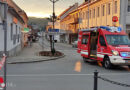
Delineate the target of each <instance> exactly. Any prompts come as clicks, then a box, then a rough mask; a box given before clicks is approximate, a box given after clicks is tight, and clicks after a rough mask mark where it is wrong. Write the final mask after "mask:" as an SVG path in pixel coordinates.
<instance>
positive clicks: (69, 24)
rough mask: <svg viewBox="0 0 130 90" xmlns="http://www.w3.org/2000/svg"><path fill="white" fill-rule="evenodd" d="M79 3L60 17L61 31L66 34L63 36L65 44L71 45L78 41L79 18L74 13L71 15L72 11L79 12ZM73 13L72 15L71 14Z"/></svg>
mask: <svg viewBox="0 0 130 90" xmlns="http://www.w3.org/2000/svg"><path fill="white" fill-rule="evenodd" d="M77 8H78V3H75V4H74V5H72V6H70V7H69V8H68V9H66V10H65V11H64V12H63V13H61V15H59V17H60V28H61V30H65V31H66V33H65V34H63V35H62V36H61V37H62V39H63V41H64V42H66V43H69V44H71V43H72V41H74V40H76V39H77V38H75V37H77V36H78V34H77V32H76V30H78V29H77V28H78V16H77V14H76V15H75V14H74V13H75V12H74V13H71V12H72V11H75V10H77ZM70 13H71V14H70Z"/></svg>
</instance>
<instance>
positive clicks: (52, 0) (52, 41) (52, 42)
mask: <svg viewBox="0 0 130 90" xmlns="http://www.w3.org/2000/svg"><path fill="white" fill-rule="evenodd" d="M50 1H51V2H52V3H53V15H52V18H53V20H52V22H53V32H54V29H55V17H56V16H55V3H56V2H57V1H59V0H50ZM50 39H51V40H50V41H51V52H52V54H53V55H54V54H55V47H54V33H53V35H51V37H50Z"/></svg>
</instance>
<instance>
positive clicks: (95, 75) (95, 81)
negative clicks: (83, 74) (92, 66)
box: [94, 70, 98, 90]
mask: <svg viewBox="0 0 130 90" xmlns="http://www.w3.org/2000/svg"><path fill="white" fill-rule="evenodd" d="M94 90H98V71H97V70H96V71H95V72H94Z"/></svg>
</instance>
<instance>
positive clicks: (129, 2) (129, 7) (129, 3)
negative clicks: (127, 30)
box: [128, 0, 130, 12]
mask: <svg viewBox="0 0 130 90" xmlns="http://www.w3.org/2000/svg"><path fill="white" fill-rule="evenodd" d="M128 12H130V0H128Z"/></svg>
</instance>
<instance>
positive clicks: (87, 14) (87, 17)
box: [86, 11, 88, 19]
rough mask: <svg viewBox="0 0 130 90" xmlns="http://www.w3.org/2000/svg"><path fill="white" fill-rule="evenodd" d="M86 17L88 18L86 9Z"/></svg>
mask: <svg viewBox="0 0 130 90" xmlns="http://www.w3.org/2000/svg"><path fill="white" fill-rule="evenodd" d="M86 19H88V11H86Z"/></svg>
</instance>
